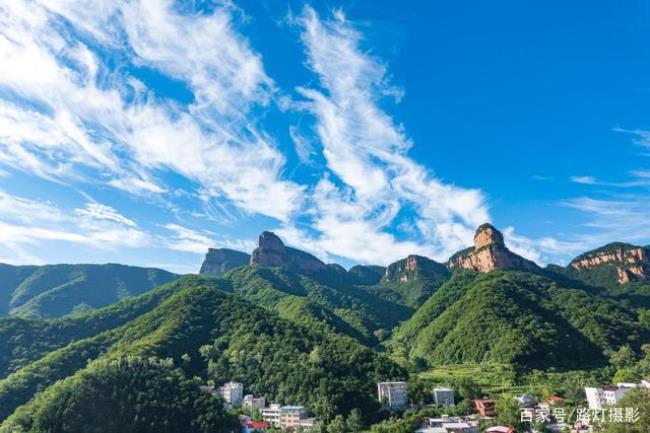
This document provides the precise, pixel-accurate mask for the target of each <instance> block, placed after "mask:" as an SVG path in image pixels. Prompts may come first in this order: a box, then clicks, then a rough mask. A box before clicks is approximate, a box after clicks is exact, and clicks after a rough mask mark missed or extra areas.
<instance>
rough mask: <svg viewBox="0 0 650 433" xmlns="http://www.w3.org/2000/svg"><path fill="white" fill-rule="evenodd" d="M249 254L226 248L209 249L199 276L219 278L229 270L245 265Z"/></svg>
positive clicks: (248, 259) (248, 260) (249, 257)
mask: <svg viewBox="0 0 650 433" xmlns="http://www.w3.org/2000/svg"><path fill="white" fill-rule="evenodd" d="M250 260H251V256H250V254H246V253H242V252H241V251H235V250H231V249H228V248H210V249H208V253H207V254H206V255H205V260H204V261H203V264H202V265H201V270H200V271H199V273H200V274H207V275H215V276H219V275H221V274H223V273H225V272H227V271H229V270H231V269H235V268H238V267H240V266H245V265H247V264H248V263H249V262H250Z"/></svg>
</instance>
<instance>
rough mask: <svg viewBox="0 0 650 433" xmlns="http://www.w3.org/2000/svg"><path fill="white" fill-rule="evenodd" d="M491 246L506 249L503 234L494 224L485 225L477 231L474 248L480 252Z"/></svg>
mask: <svg viewBox="0 0 650 433" xmlns="http://www.w3.org/2000/svg"><path fill="white" fill-rule="evenodd" d="M489 245H495V246H498V247H500V248H505V247H506V246H505V245H506V244H505V242H504V241H503V235H502V234H501V232H500V231H499V230H497V229H496V228H494V226H493V225H492V224H483V225H481V226H480V227H479V228H478V229H476V234H475V235H474V248H475V249H477V250H478V249H481V248H483V247H487V246H489Z"/></svg>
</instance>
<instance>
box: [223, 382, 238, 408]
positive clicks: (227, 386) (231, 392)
mask: <svg viewBox="0 0 650 433" xmlns="http://www.w3.org/2000/svg"><path fill="white" fill-rule="evenodd" d="M217 392H218V393H219V395H220V396H221V398H223V400H224V401H225V402H226V405H228V406H232V407H237V406H241V404H242V400H243V397H244V385H243V384H242V383H241V382H228V383H224V384H223V386H220V387H219V388H218V389H217Z"/></svg>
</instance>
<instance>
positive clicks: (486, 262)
mask: <svg viewBox="0 0 650 433" xmlns="http://www.w3.org/2000/svg"><path fill="white" fill-rule="evenodd" d="M447 266H448V267H449V268H464V269H472V270H474V271H477V272H489V271H492V270H494V269H514V270H521V271H532V272H534V271H538V270H539V267H538V266H537V265H536V264H535V263H534V262H531V261H530V260H527V259H525V258H523V257H521V256H519V255H517V254H515V253H513V252H512V251H510V250H509V249H508V248H507V247H506V244H505V242H504V241H503V234H502V233H501V232H500V231H499V230H497V229H496V228H494V226H492V225H491V224H483V225H481V226H480V227H479V228H478V229H477V230H476V234H475V235H474V247H472V248H468V249H466V250H463V251H460V252H458V253H456V254H454V255H453V256H452V257H451V258H450V259H449V262H448V263H447Z"/></svg>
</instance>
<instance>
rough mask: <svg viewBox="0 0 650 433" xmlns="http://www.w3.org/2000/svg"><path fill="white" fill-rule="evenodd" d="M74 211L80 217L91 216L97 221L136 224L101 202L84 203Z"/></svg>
mask: <svg viewBox="0 0 650 433" xmlns="http://www.w3.org/2000/svg"><path fill="white" fill-rule="evenodd" d="M75 213H76V214H77V215H79V216H80V217H82V218H91V219H94V220H98V221H112V222H115V223H118V224H122V225H125V226H128V227H136V226H137V224H136V223H135V222H134V221H133V220H130V219H128V218H127V217H125V216H123V215H120V214H119V213H118V212H117V211H116V210H115V209H113V208H112V207H110V206H106V205H103V204H101V203H86V205H85V206H84V207H83V208H81V209H75Z"/></svg>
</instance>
